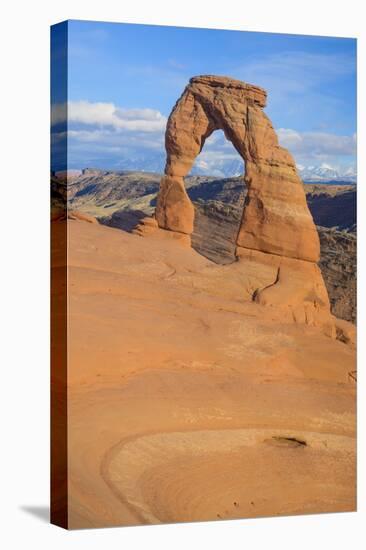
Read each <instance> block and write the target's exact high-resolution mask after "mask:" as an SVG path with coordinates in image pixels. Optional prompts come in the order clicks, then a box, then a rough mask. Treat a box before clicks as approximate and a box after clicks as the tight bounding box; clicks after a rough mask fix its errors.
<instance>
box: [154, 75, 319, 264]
mask: <svg viewBox="0 0 366 550" xmlns="http://www.w3.org/2000/svg"><path fill="white" fill-rule="evenodd" d="M266 95H267V94H266V92H265V90H263V89H262V88H259V87H258V86H252V85H250V84H246V83H244V82H240V81H239V80H233V79H230V78H226V77H218V76H199V77H194V78H191V80H190V82H189V84H188V86H187V87H186V89H185V90H184V92H183V95H182V96H181V98H180V99H179V100H178V102H177V104H176V105H175V107H174V109H173V111H172V113H171V115H170V117H169V120H168V124H167V130H166V136H165V144H166V150H167V162H166V168H165V173H166V175H167V176H168V177H164V178H163V179H162V183H161V189H160V193H159V198H158V207H157V210H156V218H157V220H158V223H159V226H160V227H162V228H164V229H171V230H173V231H180V232H183V233H188V234H189V233H191V232H192V228H193V208H192V207H191V204H190V200H189V198H188V197H187V195H186V194H185V192H184V184H183V177H184V176H186V175H187V174H188V173H189V171H190V170H191V168H192V165H193V162H194V160H195V158H196V157H197V155H198V154H199V153H200V151H201V150H202V147H203V145H204V143H205V140H206V139H207V137H209V136H210V135H211V134H212V132H213V131H214V130H217V129H222V130H223V131H224V133H225V135H226V137H227V139H228V140H230V141H231V142H232V144H233V146H234V147H235V149H236V150H237V151H238V153H239V154H240V155H241V156H242V157H243V159H244V161H245V163H246V176H245V181H246V184H247V186H248V196H247V200H246V204H245V208H244V212H243V220H242V223H241V227H240V231H239V235H238V241H237V242H238V245H239V246H242V247H246V248H250V249H253V248H254V249H256V250H261V251H264V252H269V253H273V254H279V255H281V256H287V257H290V258H298V259H302V260H309V261H318V259H319V238H318V234H317V232H316V228H315V225H314V222H313V220H312V217H311V214H310V212H309V209H308V207H307V204H306V198H305V193H304V190H303V187H302V183H301V180H300V178H299V176H298V174H297V171H296V166H295V162H294V160H293V158H292V156H291V155H290V153H289V152H288V151H287V150H286V149H283V148H282V147H280V146H279V144H278V139H277V135H276V133H275V131H274V129H273V126H272V124H271V122H270V120H269V119H268V117H267V116H266V115H265V114H264V112H263V111H262V107H264V106H265V104H266Z"/></svg>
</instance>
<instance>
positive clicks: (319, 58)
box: [53, 21, 356, 172]
mask: <svg viewBox="0 0 366 550" xmlns="http://www.w3.org/2000/svg"><path fill="white" fill-rule="evenodd" d="M55 50H57V47H56V48H55ZM59 55H60V54H59V53H58V52H57V51H54V52H53V59H54V60H55V61H54V63H53V65H54V66H56V65H57V63H56V59H57V58H59ZM197 74H218V75H226V76H231V77H233V78H237V79H240V80H244V81H247V82H250V83H252V84H257V85H259V86H263V87H264V88H265V89H266V90H267V92H268V105H267V107H266V113H267V114H268V115H269V117H270V118H271V120H272V122H273V124H274V127H275V128H276V130H277V131H278V134H279V138H280V142H281V144H282V145H284V146H285V147H287V148H288V149H289V150H290V151H291V152H292V153H293V155H294V156H295V159H296V161H297V163H298V164H299V165H300V166H309V165H321V164H327V165H330V166H335V167H338V168H340V169H341V170H343V171H345V170H347V169H349V168H350V167H355V162H356V160H355V154H356V143H355V134H356V40H354V39H349V38H327V37H310V36H298V35H280V34H267V33H252V32H244V31H224V30H208V29H189V28H179V27H161V26H150V25H132V24H121V23H99V22H87V21H70V22H68V101H69V151H68V152H69V168H82V167H85V166H90V165H91V166H94V167H101V168H111V169H118V168H126V167H128V163H129V162H130V164H131V166H132V167H133V168H136V165H138V163H139V159H140V162H141V166H142V167H144V166H145V165H146V166H148V165H149V163H150V164H151V169H155V164H156V166H159V163H160V164H161V163H163V161H164V140H163V136H164V130H165V124H166V118H167V117H168V115H169V113H170V111H171V109H172V107H173V105H174V104H175V102H176V100H177V99H178V98H179V96H180V95H181V93H182V91H183V89H184V87H185V85H186V84H187V82H188V80H189V78H190V77H191V76H194V75H197ZM54 103H60V98H59V97H57V96H54ZM55 113H56V115H55V116H56V119H55V120H56V122H60V121H61V118H60V117H62V114H61V109H60V106H58V107H57V106H56V111H55ZM55 129H56V130H57V126H55ZM58 143H59V144H61V143H62V138H61V136H58ZM200 157H202V158H201V160H202V161H203V165H204V164H206V165H207V170H208V171H210V170H211V172H212V171H215V166H216V165H217V166H219V165H220V162H225V161H226V160H227V161H229V160H230V158H232V159H235V158H236V157H237V153H236V152H235V151H234V149H233V147H232V145H231V144H228V143H227V142H226V141H225V139H224V137H223V135H222V134H220V133H214V134H213V136H212V137H211V138H210V140H208V142H207V144H206V145H205V148H204V150H203V152H202V153H201V155H200ZM237 158H238V157H237ZM225 159H226V160H225ZM199 161H200V159H198V162H199ZM143 165H144V166H143ZM145 169H146V168H145Z"/></svg>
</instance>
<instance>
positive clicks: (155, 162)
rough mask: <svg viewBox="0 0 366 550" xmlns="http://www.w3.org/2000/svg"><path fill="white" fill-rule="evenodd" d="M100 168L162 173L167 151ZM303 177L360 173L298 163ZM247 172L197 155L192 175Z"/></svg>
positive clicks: (234, 163) (237, 161)
mask: <svg viewBox="0 0 366 550" xmlns="http://www.w3.org/2000/svg"><path fill="white" fill-rule="evenodd" d="M95 164H96V167H97V168H100V169H102V170H103V169H105V170H112V171H124V170H126V171H138V172H153V173H156V174H161V173H163V171H164V166H165V154H163V153H153V154H151V155H146V156H143V155H139V156H136V157H129V158H127V157H126V158H122V159H120V160H119V161H118V163H116V164H115V165H114V166H111V165H108V166H107V165H105V166H104V165H103V166H100V165H98V163H95ZM73 168H74V167H73ZM297 169H298V172H299V176H300V178H301V179H302V180H303V181H304V182H306V183H317V182H319V183H320V182H334V183H337V182H338V183H356V181H357V172H356V170H355V169H354V167H352V166H350V167H346V168H344V169H339V168H337V167H334V166H331V165H329V164H325V163H323V164H320V165H318V166H316V165H310V166H303V165H301V164H298V165H297ZM243 174H244V162H243V160H242V159H241V158H240V157H239V156H238V158H224V159H222V158H220V157H218V158H215V156H210V157H209V158H208V159H206V158H202V157H198V158H197V159H196V162H195V163H194V165H193V167H192V170H191V172H190V175H192V176H213V177H218V178H229V177H235V176H242V175H243Z"/></svg>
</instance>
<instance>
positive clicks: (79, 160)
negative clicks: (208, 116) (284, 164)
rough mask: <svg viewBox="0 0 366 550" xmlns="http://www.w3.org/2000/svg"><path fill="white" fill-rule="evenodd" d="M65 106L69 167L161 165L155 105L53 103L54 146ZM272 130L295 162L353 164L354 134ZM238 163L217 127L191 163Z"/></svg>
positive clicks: (208, 168) (218, 169) (215, 170)
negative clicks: (140, 107) (129, 107)
mask: <svg viewBox="0 0 366 550" xmlns="http://www.w3.org/2000/svg"><path fill="white" fill-rule="evenodd" d="M334 70H335V69H334ZM66 111H67V117H68V161H69V167H70V168H84V167H86V166H93V167H100V168H105V169H115V170H117V169H126V170H128V169H130V170H138V169H141V170H145V171H162V170H163V167H164V161H165V149H164V132H165V127H166V122H167V117H166V116H165V115H163V114H162V113H161V112H160V111H158V110H156V109H151V108H144V109H126V108H123V107H119V106H117V105H115V104H114V103H107V102H90V101H70V102H69V103H68V105H67V110H66V108H65V105H64V104H56V105H54V106H53V109H52V115H51V119H52V129H53V131H52V139H53V144H54V147H55V148H56V149H57V148H62V147H64V146H65V138H66V134H65V125H64V123H65V117H66ZM277 133H278V137H279V142H280V144H281V145H282V146H283V147H286V148H287V149H289V151H290V152H291V153H292V154H293V156H294V158H295V160H296V162H297V163H298V164H299V165H302V166H307V165H310V164H311V165H314V164H321V163H328V164H329V165H331V166H337V167H340V166H341V167H343V168H344V169H347V168H348V167H349V166H354V164H355V158H356V135H355V134H353V135H350V136H347V135H338V134H335V133H330V132H299V131H297V130H294V129H291V128H279V129H277ZM241 165H242V160H241V158H240V156H239V155H238V153H237V152H236V151H235V149H234V147H233V145H232V144H231V143H230V142H228V141H227V140H226V139H225V136H224V134H223V132H221V131H217V132H214V133H213V134H212V135H211V136H210V137H209V138H208V139H207V141H206V143H205V146H204V149H203V151H202V153H201V154H200V155H199V156H198V157H197V159H196V163H195V168H196V169H197V170H198V171H199V172H200V173H205V174H207V175H218V176H221V175H225V174H226V175H227V171H228V170H229V171H230V170H232V172H233V173H237V172H238V170H239V169H240V166H241ZM56 169H57V167H56Z"/></svg>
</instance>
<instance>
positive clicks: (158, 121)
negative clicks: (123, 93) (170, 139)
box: [52, 101, 167, 132]
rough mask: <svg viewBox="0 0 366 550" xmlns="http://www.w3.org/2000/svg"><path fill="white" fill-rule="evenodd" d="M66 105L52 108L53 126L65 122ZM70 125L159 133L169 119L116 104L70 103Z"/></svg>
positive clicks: (154, 113)
mask: <svg viewBox="0 0 366 550" xmlns="http://www.w3.org/2000/svg"><path fill="white" fill-rule="evenodd" d="M65 118H66V109H65V104H60V103H59V104H56V105H54V106H53V108H52V124H53V125H56V124H59V123H61V122H64V121H65ZM67 119H68V123H69V124H72V123H78V124H86V125H94V126H99V127H105V126H108V127H111V128H114V129H115V130H127V131H132V132H133V131H142V132H158V131H163V130H164V129H165V126H166V122H167V119H166V117H165V116H164V115H162V114H161V113H160V112H159V111H157V110H155V109H123V108H120V107H117V106H116V105H115V104H114V103H102V102H94V103H93V102H90V101H69V102H68V104H67Z"/></svg>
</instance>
